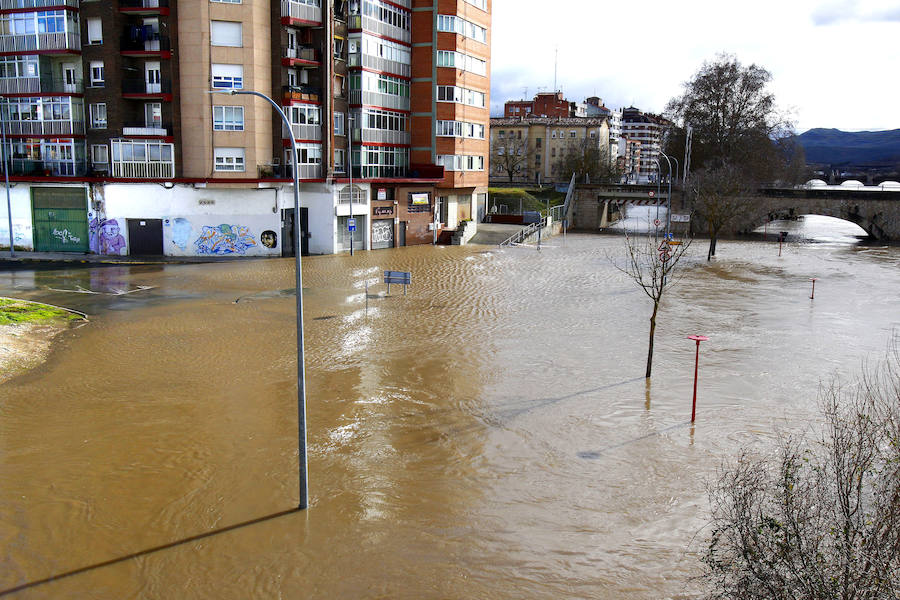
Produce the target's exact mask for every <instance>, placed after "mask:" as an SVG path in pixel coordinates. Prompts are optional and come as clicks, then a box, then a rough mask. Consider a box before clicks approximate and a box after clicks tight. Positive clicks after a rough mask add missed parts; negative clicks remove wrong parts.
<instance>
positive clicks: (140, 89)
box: [122, 79, 172, 96]
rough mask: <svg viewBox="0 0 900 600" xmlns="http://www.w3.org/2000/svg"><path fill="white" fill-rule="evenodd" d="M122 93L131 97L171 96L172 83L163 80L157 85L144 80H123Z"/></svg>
mask: <svg viewBox="0 0 900 600" xmlns="http://www.w3.org/2000/svg"><path fill="white" fill-rule="evenodd" d="M122 93H123V94H131V95H141V96H145V95H152V94H171V93H172V82H171V81H169V80H168V79H163V80H162V81H160V82H159V83H150V82H148V81H147V80H146V79H123V80H122Z"/></svg>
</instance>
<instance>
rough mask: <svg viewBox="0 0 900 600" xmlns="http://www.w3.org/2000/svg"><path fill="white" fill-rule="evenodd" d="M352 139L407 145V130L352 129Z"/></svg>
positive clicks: (362, 141) (372, 142) (365, 142)
mask: <svg viewBox="0 0 900 600" xmlns="http://www.w3.org/2000/svg"><path fill="white" fill-rule="evenodd" d="M353 141H354V142H357V143H360V142H361V143H363V144H393V145H396V146H409V132H408V131H391V130H390V129H366V128H363V129H359V128H354V129H353Z"/></svg>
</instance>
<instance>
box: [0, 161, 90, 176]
mask: <svg viewBox="0 0 900 600" xmlns="http://www.w3.org/2000/svg"><path fill="white" fill-rule="evenodd" d="M9 163H10V164H9V172H10V175H55V176H62V177H76V176H81V175H84V174H85V172H86V169H87V165H86V163H85V161H84V160H32V159H27V158H15V157H13V158H10V159H9Z"/></svg>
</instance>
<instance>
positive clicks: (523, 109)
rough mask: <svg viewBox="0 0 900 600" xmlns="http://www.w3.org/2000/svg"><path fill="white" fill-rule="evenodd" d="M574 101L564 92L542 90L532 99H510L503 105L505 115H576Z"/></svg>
mask: <svg viewBox="0 0 900 600" xmlns="http://www.w3.org/2000/svg"><path fill="white" fill-rule="evenodd" d="M576 111H577V107H576V104H575V103H574V102H569V101H568V100H566V98H565V96H563V93H562V92H560V91H556V92H540V93H538V94H535V96H534V98H532V99H531V100H510V101H508V102H506V103H505V104H504V105H503V116H504V117H561V118H566V117H575V116H595V115H578V114H576Z"/></svg>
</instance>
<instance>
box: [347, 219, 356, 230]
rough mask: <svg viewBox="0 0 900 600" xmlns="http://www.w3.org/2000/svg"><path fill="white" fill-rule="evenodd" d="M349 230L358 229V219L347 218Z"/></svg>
mask: <svg viewBox="0 0 900 600" xmlns="http://www.w3.org/2000/svg"><path fill="white" fill-rule="evenodd" d="M347 231H356V219H347Z"/></svg>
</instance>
